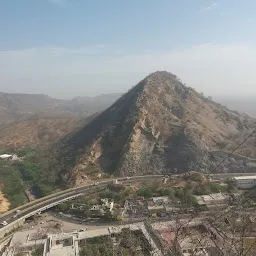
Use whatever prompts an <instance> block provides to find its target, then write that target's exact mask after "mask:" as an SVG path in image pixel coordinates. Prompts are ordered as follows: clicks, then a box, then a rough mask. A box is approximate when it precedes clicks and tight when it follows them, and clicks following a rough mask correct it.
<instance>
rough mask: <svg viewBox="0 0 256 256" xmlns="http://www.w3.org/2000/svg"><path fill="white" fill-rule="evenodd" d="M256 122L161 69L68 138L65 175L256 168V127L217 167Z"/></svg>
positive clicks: (63, 150)
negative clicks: (210, 98)
mask: <svg viewBox="0 0 256 256" xmlns="http://www.w3.org/2000/svg"><path fill="white" fill-rule="evenodd" d="M253 128H255V120H254V119H252V118H251V117H249V116H247V115H245V114H239V113H238V112H236V111H230V110H229V109H227V108H226V107H224V106H222V105H220V104H218V103H215V102H213V101H211V100H209V99H207V98H205V97H204V96H202V95H201V94H199V93H197V92H196V91H195V90H193V89H192V88H188V87H186V86H185V85H184V84H183V83H182V82H181V81H180V80H179V79H178V78H177V77H176V76H175V75H173V74H171V73H167V72H164V71H161V72H160V71H158V72H155V73H153V74H150V75H149V76H147V77H146V78H145V79H144V80H142V81H141V82H140V83H139V84H138V85H136V86H135V87H133V88H132V89H131V90H130V91H129V92H128V93H126V94H125V95H123V96H122V97H121V98H120V99H119V100H118V101H117V102H115V104H113V105H112V106H111V107H109V108H108V109H107V110H106V111H104V112H103V113H102V114H100V115H99V116H97V117H96V118H94V119H93V120H92V121H91V122H90V123H89V124H88V125H86V126H84V127H83V128H82V129H80V130H79V131H77V132H76V133H74V134H72V135H71V136H68V137H66V138H65V139H64V140H62V141H61V143H60V144H59V145H58V159H59V162H62V165H63V166H65V171H63V170H62V172H61V176H62V178H64V179H65V181H68V182H69V183H72V184H75V183H76V184H78V183H82V182H83V181H84V180H85V179H86V177H87V176H88V175H95V174H96V173H102V172H105V173H109V174H114V175H121V176H131V175H143V174H158V173H179V172H186V171H190V170H197V171H204V172H211V171H216V172H255V171H256V161H255V160H253V158H256V150H255V149H256V147H255V146H256V144H255V143H256V136H255V133H254V134H252V136H251V137H250V138H249V139H248V141H247V142H246V143H245V144H244V145H243V146H242V147H240V148H239V150H237V152H236V155H233V156H232V157H231V158H229V160H227V161H225V162H224V163H223V164H222V165H221V166H220V168H218V169H215V167H216V166H217V165H218V163H219V162H220V161H221V160H222V159H224V158H225V157H226V156H227V155H228V152H230V151H232V150H233V149H234V148H235V147H236V146H237V145H238V144H239V142H241V141H242V140H243V138H244V137H246V136H247V135H248V134H249V133H250V132H251V131H252V130H253ZM67 167H69V168H67Z"/></svg>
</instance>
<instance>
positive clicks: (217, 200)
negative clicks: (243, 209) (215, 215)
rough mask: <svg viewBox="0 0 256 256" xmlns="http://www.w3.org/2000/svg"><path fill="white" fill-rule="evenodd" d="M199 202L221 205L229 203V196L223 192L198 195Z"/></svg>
mask: <svg viewBox="0 0 256 256" xmlns="http://www.w3.org/2000/svg"><path fill="white" fill-rule="evenodd" d="M196 199H197V203H198V204H199V205H201V206H203V205H205V206H208V207H210V206H220V205H224V204H226V203H227V201H228V199H229V197H228V196H227V195H225V194H222V193H215V194H210V195H202V196H196Z"/></svg>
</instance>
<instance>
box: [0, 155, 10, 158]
mask: <svg viewBox="0 0 256 256" xmlns="http://www.w3.org/2000/svg"><path fill="white" fill-rule="evenodd" d="M11 158H12V155H8V154H3V155H0V159H11Z"/></svg>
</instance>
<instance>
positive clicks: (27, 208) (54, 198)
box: [0, 173, 253, 238]
mask: <svg viewBox="0 0 256 256" xmlns="http://www.w3.org/2000/svg"><path fill="white" fill-rule="evenodd" d="M180 175H182V174H177V175H171V176H170V177H177V176H180ZM243 175H244V176H247V175H253V174H252V173H232V174H225V173H223V174H213V176H215V177H216V178H227V177H234V176H243ZM164 177H165V176H164V175H145V176H133V177H129V178H116V179H109V180H103V181H99V182H96V183H93V184H89V185H85V186H80V187H74V188H70V189H67V190H63V191H60V192H57V193H54V194H51V195H49V196H45V197H42V198H39V199H37V200H34V201H31V202H29V203H27V204H24V205H22V206H20V207H17V208H15V209H13V210H11V211H8V212H6V213H5V214H2V215H1V216H0V223H2V222H3V221H6V222H7V223H8V225H6V226H4V227H2V228H0V238H2V237H3V236H4V235H5V234H7V233H9V232H11V231H12V230H13V229H15V228H17V227H19V226H21V225H22V224H23V222H24V221H25V220H26V219H27V218H29V217H31V216H33V215H36V214H38V213H40V212H41V211H44V210H46V209H49V208H52V207H54V206H56V205H58V204H60V203H63V202H66V201H68V200H72V199H74V198H76V197H79V196H81V195H84V194H92V193H96V192H99V191H100V190H103V189H105V188H106V187H107V186H108V185H110V184H113V183H114V181H116V180H117V181H119V182H121V183H122V184H124V185H126V184H131V183H138V182H143V181H153V180H157V179H163V178H164ZM17 211H19V212H18V213H17Z"/></svg>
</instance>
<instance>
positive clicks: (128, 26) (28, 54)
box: [0, 0, 256, 98]
mask: <svg viewBox="0 0 256 256" xmlns="http://www.w3.org/2000/svg"><path fill="white" fill-rule="evenodd" d="M255 27H256V1H255V0H243V1H242V0H222V1H210V0H209V1H208V0H129V1H127V0H0V91H4V92H26V93H27V92H30V93H45V94H49V95H51V96H54V97H59V98H71V97H73V96H78V95H81V96H94V95H96V94H101V93H108V92H125V91H127V90H128V89H129V88H130V87H131V86H132V85H134V84H136V83H138V81H139V80H141V79H142V78H144V76H146V75H147V74H148V73H150V72H154V71H156V70H167V71H170V72H172V73H174V74H176V75H177V76H179V77H180V78H181V80H182V81H184V82H186V84H187V85H189V86H192V87H194V88H196V89H197V90H198V91H203V92H204V93H205V94H206V95H212V96H220V95H229V96H241V95H242V96H254V97H256V71H255V67H256V33H255Z"/></svg>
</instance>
